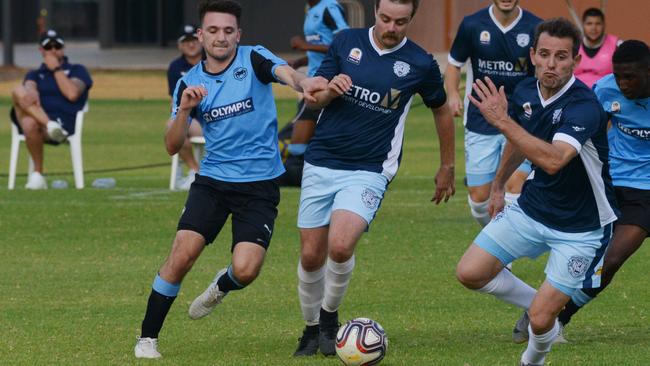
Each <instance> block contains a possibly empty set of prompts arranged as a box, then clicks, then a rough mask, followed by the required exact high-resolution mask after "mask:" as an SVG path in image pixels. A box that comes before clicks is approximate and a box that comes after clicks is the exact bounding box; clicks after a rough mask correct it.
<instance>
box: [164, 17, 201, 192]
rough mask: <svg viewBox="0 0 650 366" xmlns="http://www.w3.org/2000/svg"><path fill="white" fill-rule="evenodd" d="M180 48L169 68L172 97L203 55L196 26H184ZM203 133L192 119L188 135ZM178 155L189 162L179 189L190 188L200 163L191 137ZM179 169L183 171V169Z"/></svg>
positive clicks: (168, 79)
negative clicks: (193, 149)
mask: <svg viewBox="0 0 650 366" xmlns="http://www.w3.org/2000/svg"><path fill="white" fill-rule="evenodd" d="M178 50H179V51H180V52H181V55H180V56H179V57H178V58H176V59H174V60H173V61H172V62H171V63H170V64H169V67H168V68H167V86H168V88H169V96H170V97H172V99H173V97H174V89H176V83H178V80H179V79H180V78H181V77H183V75H185V74H186V73H187V72H188V71H189V70H190V69H191V68H192V67H194V65H196V64H198V63H199V61H201V58H202V56H203V47H201V43H200V42H199V39H198V36H197V34H196V27H194V26H193V25H190V24H187V25H185V26H184V27H183V33H182V34H181V35H180V37H178ZM172 107H173V106H172ZM169 127H171V121H169V122H168V123H167V128H169ZM201 135H203V132H202V131H201V125H200V124H199V122H198V121H196V120H192V123H191V124H190V127H189V129H188V137H193V136H201ZM178 155H179V156H180V158H181V159H182V160H183V161H184V162H185V164H187V168H188V174H187V177H185V178H183V179H182V180H181V181H179V182H177V184H176V186H177V187H178V188H179V189H182V190H188V189H190V185H191V184H192V182H193V181H194V174H195V173H197V172H198V171H199V163H198V162H197V161H196V159H195V158H194V154H193V152H192V144H190V141H189V139H185V143H184V144H183V147H182V148H181V150H180V151H179V152H178ZM179 171H180V172H182V170H179Z"/></svg>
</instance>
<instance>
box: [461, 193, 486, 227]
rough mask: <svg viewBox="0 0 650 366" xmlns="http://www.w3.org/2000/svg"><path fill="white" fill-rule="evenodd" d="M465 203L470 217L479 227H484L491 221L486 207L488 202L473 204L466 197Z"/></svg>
mask: <svg viewBox="0 0 650 366" xmlns="http://www.w3.org/2000/svg"><path fill="white" fill-rule="evenodd" d="M467 203H469V209H470V211H471V212H472V216H473V217H474V219H475V220H476V221H477V222H478V224H479V225H481V227H484V226H485V225H487V224H489V223H490V220H491V219H492V218H491V217H490V214H489V213H488V205H489V204H490V200H487V201H485V202H474V201H472V199H471V198H470V197H469V195H468V196H467Z"/></svg>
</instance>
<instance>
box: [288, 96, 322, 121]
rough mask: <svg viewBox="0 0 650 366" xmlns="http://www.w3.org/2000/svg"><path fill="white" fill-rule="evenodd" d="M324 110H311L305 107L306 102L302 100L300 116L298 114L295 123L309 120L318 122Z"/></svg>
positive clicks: (299, 103)
mask: <svg viewBox="0 0 650 366" xmlns="http://www.w3.org/2000/svg"><path fill="white" fill-rule="evenodd" d="M321 111H322V109H309V108H307V106H306V105H305V100H304V99H303V100H301V101H300V102H298V114H296V118H295V119H294V121H300V120H309V121H314V122H316V121H318V116H320V112H321Z"/></svg>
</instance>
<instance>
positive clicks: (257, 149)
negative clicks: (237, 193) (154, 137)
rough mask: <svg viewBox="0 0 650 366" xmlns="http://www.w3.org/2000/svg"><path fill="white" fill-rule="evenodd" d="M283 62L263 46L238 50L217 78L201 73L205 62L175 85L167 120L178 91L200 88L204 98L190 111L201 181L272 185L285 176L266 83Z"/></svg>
mask: <svg viewBox="0 0 650 366" xmlns="http://www.w3.org/2000/svg"><path fill="white" fill-rule="evenodd" d="M279 65H286V62H285V61H284V60H282V59H280V58H278V57H276V56H275V55H274V54H272V53H271V52H270V51H268V50H267V49H266V48H264V47H262V46H254V47H253V46H239V47H238V48H237V54H236V55H235V58H234V59H233V61H232V63H231V64H230V65H229V66H228V67H227V68H226V69H225V70H224V71H222V72H221V73H218V74H212V73H209V72H207V71H206V70H205V65H204V62H201V63H199V64H197V65H196V66H194V67H193V68H192V69H190V70H189V71H188V72H187V74H185V76H183V77H182V78H181V79H180V80H179V81H178V83H177V84H176V90H175V92H174V101H173V105H174V109H173V110H172V116H171V117H172V118H175V117H176V113H177V111H178V106H179V105H180V100H181V98H180V97H181V95H182V93H183V90H185V88H187V87H188V86H197V85H202V86H203V87H205V88H206V89H207V90H208V95H207V96H206V97H205V98H203V100H202V101H201V103H200V104H199V105H198V106H197V107H196V108H194V109H193V110H192V113H191V115H190V117H189V119H188V123H191V119H192V118H196V119H197V120H198V121H199V122H200V123H201V127H203V135H204V136H205V149H206V156H205V158H204V159H203V160H202V161H201V167H200V169H201V175H203V176H207V177H210V178H213V179H216V180H220V181H225V182H252V181H261V180H268V179H273V178H276V177H278V176H280V175H281V174H282V173H284V167H283V166H282V160H281V158H280V152H279V149H278V140H277V135H278V121H277V110H276V107H275V100H274V99H273V90H272V86H271V82H274V81H277V80H276V77H275V69H276V67H277V66H279Z"/></svg>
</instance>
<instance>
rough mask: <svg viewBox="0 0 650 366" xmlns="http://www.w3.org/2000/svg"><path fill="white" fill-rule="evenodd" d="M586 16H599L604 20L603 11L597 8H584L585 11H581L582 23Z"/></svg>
mask: <svg viewBox="0 0 650 366" xmlns="http://www.w3.org/2000/svg"><path fill="white" fill-rule="evenodd" d="M587 17H599V18H600V19H602V21H603V22H605V13H603V11H602V10H600V9H598V8H589V9H587V10H585V12H584V13H582V22H583V23H584V22H585V20H587Z"/></svg>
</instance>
